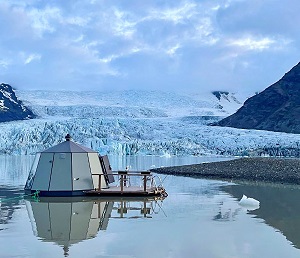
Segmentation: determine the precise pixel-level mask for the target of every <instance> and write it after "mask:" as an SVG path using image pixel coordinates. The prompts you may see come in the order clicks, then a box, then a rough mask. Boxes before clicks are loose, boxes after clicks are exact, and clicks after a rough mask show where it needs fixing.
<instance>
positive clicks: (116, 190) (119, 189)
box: [85, 186, 165, 196]
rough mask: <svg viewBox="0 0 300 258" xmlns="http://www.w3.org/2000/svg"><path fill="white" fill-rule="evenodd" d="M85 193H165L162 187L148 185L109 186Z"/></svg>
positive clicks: (125, 194) (126, 194) (98, 194)
mask: <svg viewBox="0 0 300 258" xmlns="http://www.w3.org/2000/svg"><path fill="white" fill-rule="evenodd" d="M85 193H86V194H87V195H94V196H95V195H97V196H159V195H162V194H163V193H165V190H164V188H158V187H148V188H146V190H144V188H143V187H138V186H128V187H126V186H125V187H120V186H110V187H109V188H107V189H101V190H100V191H99V190H91V191H86V192H85Z"/></svg>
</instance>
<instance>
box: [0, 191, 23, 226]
mask: <svg viewBox="0 0 300 258" xmlns="http://www.w3.org/2000/svg"><path fill="white" fill-rule="evenodd" d="M0 199H1V201H0V224H7V223H8V222H9V220H10V219H11V218H12V216H13V213H14V212H15V210H16V209H19V208H20V207H19V203H20V201H21V200H22V199H23V191H22V190H19V189H15V188H8V187H7V186H6V187H2V186H0ZM0 230H3V228H0Z"/></svg>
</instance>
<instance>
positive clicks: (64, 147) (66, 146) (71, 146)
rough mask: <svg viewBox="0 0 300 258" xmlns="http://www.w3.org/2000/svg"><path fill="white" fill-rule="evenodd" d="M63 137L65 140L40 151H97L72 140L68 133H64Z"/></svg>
mask: <svg viewBox="0 0 300 258" xmlns="http://www.w3.org/2000/svg"><path fill="white" fill-rule="evenodd" d="M65 139H66V141H64V142H62V143H59V144H57V145H55V146H53V147H51V148H49V149H46V150H44V151H42V153H45V152H46V153H57V152H58V153H70V152H71V153H97V151H94V150H92V149H90V148H87V147H84V146H82V145H79V144H77V143H75V142H72V141H71V136H70V135H69V134H67V135H66V137H65Z"/></svg>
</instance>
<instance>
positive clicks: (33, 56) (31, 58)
mask: <svg viewBox="0 0 300 258" xmlns="http://www.w3.org/2000/svg"><path fill="white" fill-rule="evenodd" d="M41 57H42V56H41V55H39V54H30V55H29V56H28V57H27V58H26V59H25V61H24V64H29V63H31V62H32V61H34V60H41Z"/></svg>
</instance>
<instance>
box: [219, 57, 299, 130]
mask: <svg viewBox="0 0 300 258" xmlns="http://www.w3.org/2000/svg"><path fill="white" fill-rule="evenodd" d="M213 125H218V126H227V127H235V128H244V129H258V130H268V131H277V132H287V133H300V63H298V64H297V65H296V66H295V67H293V68H292V70H290V71H289V72H288V73H286V74H285V75H284V76H283V77H282V78H281V79H280V80H279V81H278V82H276V83H274V84H273V85H271V86H269V87H268V88H266V89H265V90H264V91H263V92H261V93H259V94H257V95H255V96H253V97H251V98H249V99H247V100H246V101H245V103H244V105H243V106H242V107H241V108H240V109H239V110H238V111H237V112H236V113H234V114H233V115H231V116H229V117H226V118H224V119H223V120H221V121H219V122H217V123H214V124H213Z"/></svg>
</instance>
